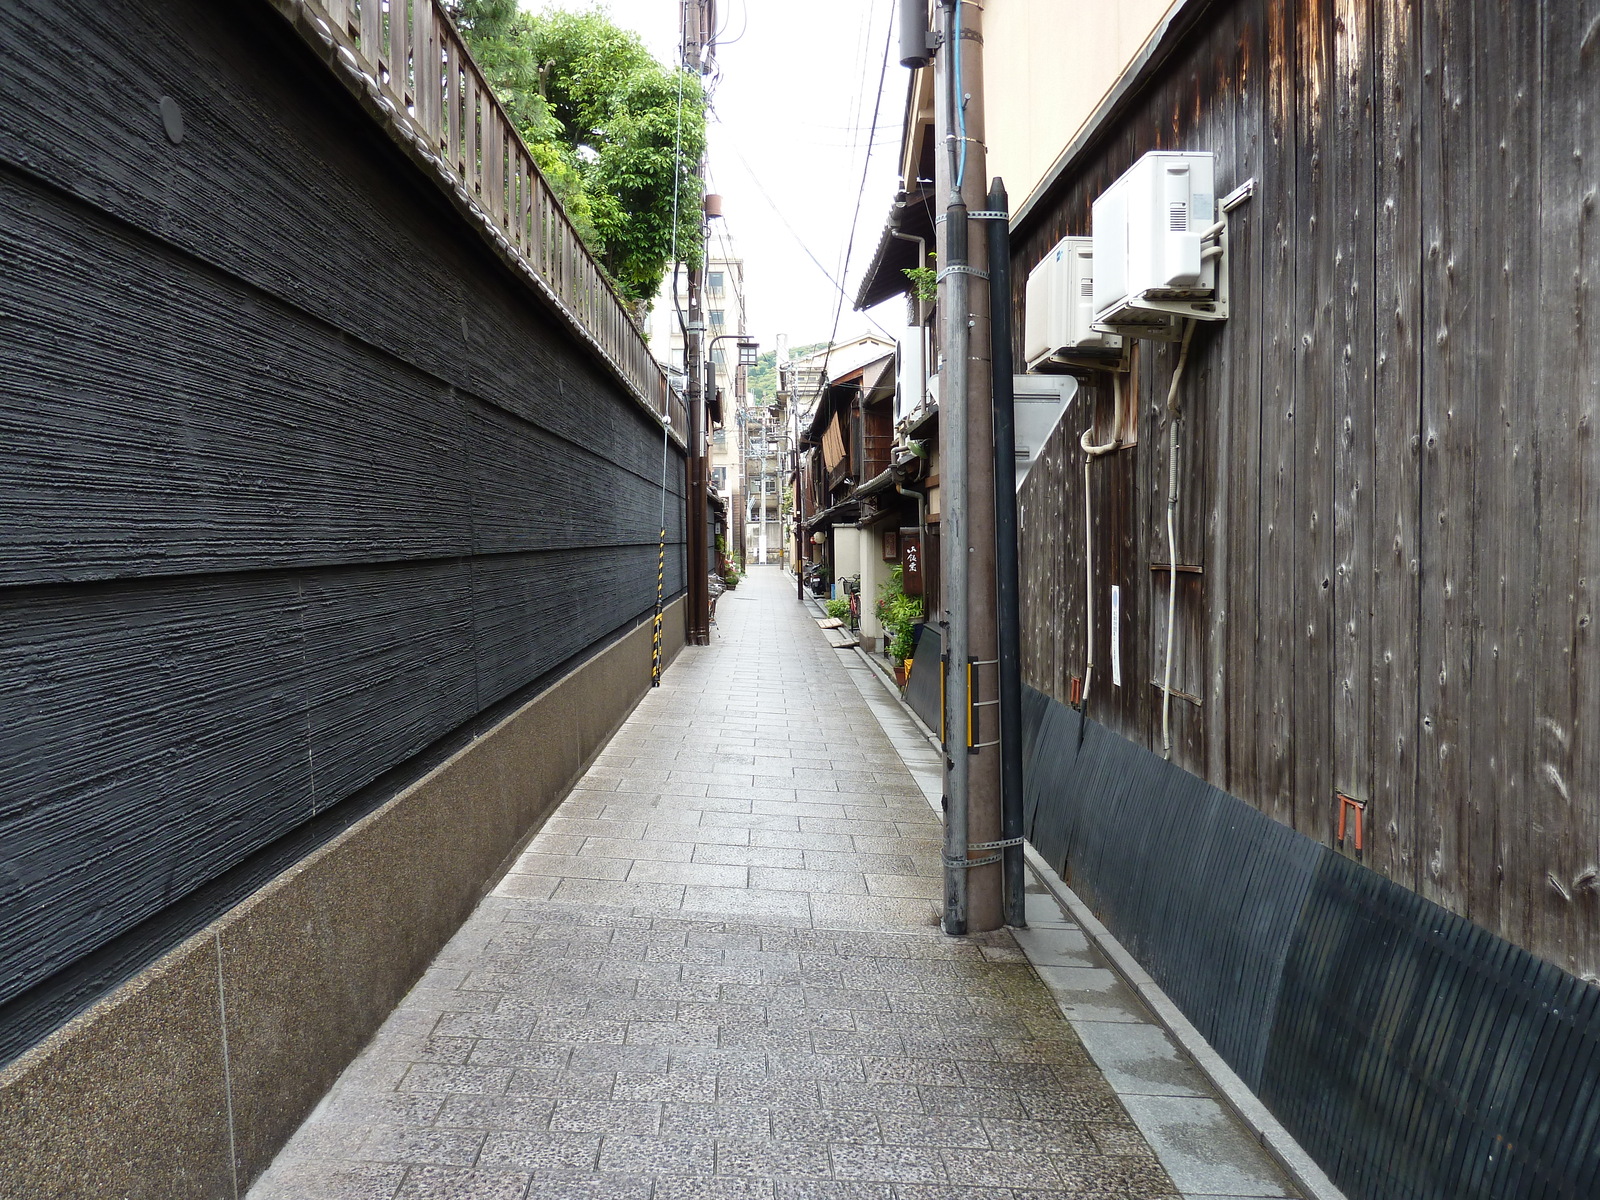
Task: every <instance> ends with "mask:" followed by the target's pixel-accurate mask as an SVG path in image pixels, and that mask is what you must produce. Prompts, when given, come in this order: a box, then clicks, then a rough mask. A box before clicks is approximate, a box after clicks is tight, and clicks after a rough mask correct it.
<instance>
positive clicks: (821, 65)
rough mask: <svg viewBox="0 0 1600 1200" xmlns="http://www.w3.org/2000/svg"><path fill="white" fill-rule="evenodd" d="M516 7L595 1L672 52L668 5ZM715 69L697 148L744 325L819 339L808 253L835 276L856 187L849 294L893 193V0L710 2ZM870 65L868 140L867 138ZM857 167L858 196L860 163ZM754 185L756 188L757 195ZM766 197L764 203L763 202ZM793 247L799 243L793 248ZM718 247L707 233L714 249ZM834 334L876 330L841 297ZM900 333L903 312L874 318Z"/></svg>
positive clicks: (900, 73)
mask: <svg viewBox="0 0 1600 1200" xmlns="http://www.w3.org/2000/svg"><path fill="white" fill-rule="evenodd" d="M522 6H523V7H524V8H526V9H529V10H533V11H539V10H542V9H547V8H566V9H573V10H579V11H581V10H585V9H589V8H593V7H599V8H603V9H605V10H607V11H608V12H610V14H611V16H612V18H613V19H614V20H615V21H616V22H617V24H619V25H622V26H624V27H626V28H629V29H633V30H636V31H637V32H638V33H639V34H640V35H641V36H643V38H644V40H645V43H646V45H648V46H649V47H650V49H651V51H652V52H653V53H654V54H655V55H656V57H657V58H659V59H661V60H662V61H663V62H672V61H674V60H675V59H676V57H677V46H678V0H601V2H600V3H599V4H598V5H596V4H593V3H589V2H587V0H549V2H546V0H522ZM718 8H719V9H721V10H722V11H721V12H720V13H719V14H718V16H719V19H720V21H721V22H722V24H723V28H722V29H721V30H720V31H719V37H718V62H719V64H720V67H721V75H720V78H719V79H718V80H717V82H716V83H715V94H714V96H713V105H714V109H715V111H714V112H713V115H712V127H711V135H710V140H711V150H710V154H709V156H708V157H709V161H710V175H711V190H712V191H716V192H720V193H721V194H722V197H723V212H724V213H725V214H726V219H725V220H724V221H714V222H713V223H712V225H713V238H714V239H715V238H716V236H717V233H716V226H718V225H722V226H724V227H725V233H726V235H727V236H728V237H729V238H731V239H732V242H733V244H734V246H735V247H736V253H738V254H740V255H742V256H743V258H744V260H745V264H746V265H745V290H746V304H747V308H748V311H749V320H748V325H749V332H750V333H753V334H754V335H755V336H756V337H757V338H758V339H759V340H760V342H761V347H762V349H763V350H768V349H771V348H772V345H773V338H774V335H775V334H777V333H780V332H782V333H787V334H788V335H789V342H790V345H792V346H798V345H803V344H805V343H807V342H820V341H823V340H825V339H826V338H827V337H828V335H829V332H830V331H831V330H832V329H833V324H834V310H835V305H836V302H837V301H838V299H839V293H838V291H837V290H836V289H835V288H834V286H833V285H832V284H831V283H830V282H829V281H828V280H827V278H825V277H824V275H823V272H822V271H821V270H820V269H819V268H818V266H817V265H816V264H815V263H813V262H812V261H811V259H810V258H808V257H807V255H806V249H809V250H810V252H811V254H813V255H815V256H816V258H817V259H818V260H819V261H820V262H821V263H822V265H823V266H825V267H826V268H827V270H828V273H829V274H832V275H833V276H834V278H836V279H837V278H840V276H841V267H842V265H843V262H844V257H845V248H846V246H847V244H848V242H849V239H850V228H851V218H852V215H853V214H854V212H855V209H856V198H857V195H858V194H862V199H861V207H860V218H859V220H858V221H857V223H856V236H855V247H854V250H853V251H852V252H851V256H850V265H849V270H848V278H846V279H844V283H845V286H846V288H847V290H848V291H849V293H850V294H851V295H852V296H853V295H854V294H855V291H856V288H857V286H858V285H859V283H860V281H861V276H862V272H863V271H864V270H865V268H866V265H867V263H868V262H869V261H870V259H871V257H872V252H873V250H874V249H875V248H876V246H877V242H878V235H879V232H880V231H881V229H882V228H883V220H884V217H885V215H886V214H887V213H888V211H889V204H890V201H891V200H892V199H893V198H894V191H895V188H896V186H897V176H898V172H897V170H896V165H895V159H896V157H897V155H898V153H899V147H900V121H901V116H902V112H903V109H904V105H905V93H906V85H907V75H908V74H909V73H908V72H907V71H906V70H905V68H903V67H901V66H900V65H899V64H898V63H896V62H893V61H890V63H889V65H888V69H887V71H886V72H884V55H885V50H886V48H887V47H888V44H889V35H890V30H891V26H892V22H893V19H894V8H895V5H894V0H806V2H805V3H803V4H795V3H790V2H788V0H719V3H718ZM880 72H884V73H883V80H884V86H883V96H882V101H881V104H880V106H879V112H878V125H877V137H876V139H875V140H873V139H872V138H871V137H870V130H871V128H872V120H873V106H874V101H875V99H876V90H877V85H878V79H879V75H880ZM869 142H871V143H872V155H871V161H870V163H867V164H866V166H867V174H866V188H865V192H864V193H862V188H861V181H862V170H863V164H864V162H865V159H866V154H867V150H868V146H869ZM763 193H765V194H763ZM769 197H770V199H769ZM802 243H803V245H804V247H805V249H802ZM719 244H720V243H718V242H716V241H715V240H714V242H713V253H718V252H719V251H718V246H719ZM842 308H843V311H842V313H841V314H840V316H839V338H840V340H844V339H846V338H850V337H854V336H855V335H856V334H858V333H865V332H869V331H875V330H874V327H873V326H872V325H871V324H869V323H868V322H867V320H866V319H865V317H864V316H863V315H862V314H859V313H854V312H852V311H851V305H850V302H849V301H848V300H846V301H845V302H844V303H843V306H842ZM872 315H873V316H875V317H876V318H877V319H878V320H879V321H880V322H882V323H883V325H884V326H886V327H887V328H888V329H889V330H890V331H891V332H898V327H899V325H900V324H901V322H902V319H903V307H902V306H901V305H899V304H897V303H893V302H891V303H889V304H886V305H883V306H881V307H880V308H879V309H878V310H877V311H875V312H874V313H873V314H872Z"/></svg>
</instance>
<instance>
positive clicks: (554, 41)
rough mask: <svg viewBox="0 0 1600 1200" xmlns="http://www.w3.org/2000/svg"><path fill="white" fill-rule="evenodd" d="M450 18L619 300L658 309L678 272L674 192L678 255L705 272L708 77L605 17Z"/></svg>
mask: <svg viewBox="0 0 1600 1200" xmlns="http://www.w3.org/2000/svg"><path fill="white" fill-rule="evenodd" d="M450 12H451V16H452V17H454V18H455V21H456V24H457V25H458V26H459V27H460V29H461V32H462V34H463V36H464V37H465V38H466V39H467V44H468V46H469V48H470V49H471V50H472V56H473V57H474V58H475V59H476V60H477V61H478V64H479V66H481V67H482V68H483V71H484V74H485V75H487V76H488V78H489V82H490V85H491V86H492V87H493V88H494V90H495V94H496V95H498V96H499V97H500V100H501V103H503V104H504V105H505V106H506V111H507V112H508V113H510V114H511V119H512V120H513V121H514V122H515V123H516V126H517V130H518V132H519V133H521V134H522V139H523V141H525V142H526V143H527V144H528V150H529V151H530V152H531V153H532V154H533V156H534V159H535V160H536V161H537V162H538V164H539V169H540V170H541V171H543V172H544V175H545V178H546V179H547V180H549V182H550V186H551V187H552V188H553V189H554V190H555V192H556V194H557V195H558V196H559V197H560V198H561V202H562V204H563V205H564V206H565V207H566V210H567V215H568V216H569V217H571V218H572V223H573V225H574V226H575V227H576V228H577V230H578V233H579V235H580V236H581V237H582V238H583V240H584V242H585V244H587V245H588V247H589V249H590V250H591V252H593V254H594V256H595V257H596V258H597V259H599V261H600V263H601V265H602V266H603V267H604V268H605V269H606V271H607V272H608V273H609V274H610V276H611V278H612V280H613V282H614V283H615V284H616V286H617V290H618V292H619V293H621V294H622V296H624V297H625V298H626V299H628V300H631V301H634V302H635V303H648V302H649V301H651V300H653V299H654V298H655V296H656V294H657V293H658V292H659V291H660V288H661V281H662V279H663V278H664V276H665V275H666V272H667V268H668V267H669V266H670V263H669V261H668V260H669V259H670V258H671V256H672V240H673V239H672V234H673V200H674V191H675V190H676V198H677V212H678V229H677V233H678V238H677V248H678V257H679V258H680V259H682V260H683V261H684V262H688V263H697V262H698V261H699V260H700V255H701V253H702V246H701V235H700V199H701V185H700V178H699V175H698V173H697V170H696V168H697V166H698V164H699V161H700V157H701V155H702V154H703V153H704V152H705V142H706V132H705V130H706V119H705V93H704V90H703V89H702V87H701V84H700V80H699V78H698V77H697V76H695V75H693V74H691V73H689V72H687V71H681V70H672V69H669V68H667V67H664V66H662V65H661V64H660V63H658V62H657V61H656V60H655V59H654V58H652V57H651V56H650V53H649V51H648V50H646V49H645V47H644V43H643V41H641V40H640V38H639V36H638V34H636V33H632V32H630V31H629V30H626V29H622V28H620V27H619V26H617V25H616V24H615V23H613V22H612V20H611V19H610V18H609V17H608V16H607V15H606V14H605V13H603V12H601V11H600V10H599V9H593V10H591V11H588V12H582V13H571V12H548V13H539V14H530V13H524V12H519V11H518V9H517V4H516V0H452V2H451V4H450ZM675 151H676V152H675Z"/></svg>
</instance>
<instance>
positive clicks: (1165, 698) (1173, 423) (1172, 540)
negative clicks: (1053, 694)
mask: <svg viewBox="0 0 1600 1200" xmlns="http://www.w3.org/2000/svg"><path fill="white" fill-rule="evenodd" d="M1193 337H1194V321H1193V320H1189V321H1185V322H1184V326H1183V348H1182V349H1181V350H1179V351H1178V365H1177V366H1176V367H1174V368H1173V370H1172V386H1171V387H1169V388H1168V389H1167V429H1168V431H1169V439H1168V447H1169V448H1168V451H1167V559H1168V562H1167V661H1166V665H1165V666H1164V667H1163V668H1162V671H1161V756H1162V757H1163V758H1167V759H1170V758H1171V757H1172V627H1173V622H1174V620H1175V618H1176V616H1177V611H1178V549H1177V538H1176V536H1175V535H1174V533H1173V523H1174V517H1175V514H1176V513H1177V511H1178V416H1179V413H1178V383H1179V381H1180V380H1181V379H1182V378H1183V369H1184V367H1185V366H1186V365H1188V362H1189V341H1190V339H1191V338H1193Z"/></svg>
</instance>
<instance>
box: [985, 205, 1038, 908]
mask: <svg viewBox="0 0 1600 1200" xmlns="http://www.w3.org/2000/svg"><path fill="white" fill-rule="evenodd" d="M988 204H989V213H988V218H987V221H986V224H987V226H988V235H989V331H990V337H991V339H992V342H991V346H990V350H989V370H990V375H991V377H992V378H993V381H994V386H993V389H992V390H993V393H994V400H993V405H994V575H995V616H996V620H995V629H996V633H997V635H998V636H997V639H996V641H997V649H998V654H997V657H998V658H999V660H1000V662H999V674H1000V696H999V699H1000V705H999V707H1000V841H1001V847H1000V852H1001V859H1000V862H1001V887H1002V889H1003V890H1002V893H1001V906H1002V909H1003V912H1004V920H1005V923H1006V924H1007V925H1013V926H1016V927H1017V928H1023V927H1025V926H1026V925H1027V924H1028V918H1027V915H1026V911H1027V910H1026V907H1025V905H1024V902H1023V898H1022V892H1023V868H1022V611H1021V604H1020V601H1019V599H1018V592H1019V590H1020V589H1019V584H1018V574H1019V572H1018V565H1017V557H1018V546H1017V541H1018V538H1017V434H1016V397H1015V395H1014V394H1013V392H1012V388H1011V227H1010V218H1009V216H1008V215H1007V209H1008V208H1009V201H1008V199H1007V197H1006V188H1005V184H1004V183H1002V182H1001V181H1000V179H999V178H998V177H996V179H995V180H994V183H993V184H992V185H991V186H990V188H989V200H988Z"/></svg>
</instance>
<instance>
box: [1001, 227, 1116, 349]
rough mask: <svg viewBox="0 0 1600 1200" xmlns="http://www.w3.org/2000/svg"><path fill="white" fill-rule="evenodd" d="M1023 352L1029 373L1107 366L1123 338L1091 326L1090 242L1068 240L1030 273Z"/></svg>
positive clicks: (1091, 255)
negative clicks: (1072, 366) (1052, 368)
mask: <svg viewBox="0 0 1600 1200" xmlns="http://www.w3.org/2000/svg"><path fill="white" fill-rule="evenodd" d="M1023 354H1024V356H1025V359H1026V361H1027V364H1028V370H1030V371H1036V370H1039V369H1041V368H1043V369H1048V368H1050V367H1052V366H1060V365H1082V366H1106V365H1109V364H1110V363H1112V362H1114V361H1115V360H1117V359H1118V358H1120V357H1121V354H1122V338H1120V337H1119V336H1117V335H1116V334H1114V333H1106V332H1103V331H1101V330H1098V329H1096V328H1095V327H1094V239H1093V238H1087V237H1067V238H1062V239H1061V240H1060V241H1059V242H1057V243H1056V245H1055V247H1054V248H1053V249H1052V250H1051V251H1050V252H1049V253H1048V254H1046V255H1045V256H1044V260H1043V261H1042V262H1040V263H1039V264H1038V265H1037V266H1036V267H1034V268H1033V270H1032V271H1029V272H1028V289H1027V316H1026V319H1025V321H1024V324H1023Z"/></svg>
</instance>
